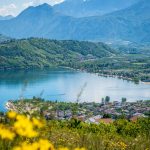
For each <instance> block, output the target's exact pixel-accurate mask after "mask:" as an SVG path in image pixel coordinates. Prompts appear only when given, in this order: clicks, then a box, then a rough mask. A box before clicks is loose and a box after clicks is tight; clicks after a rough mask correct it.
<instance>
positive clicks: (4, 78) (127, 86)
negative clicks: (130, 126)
mask: <svg viewBox="0 0 150 150" xmlns="http://www.w3.org/2000/svg"><path fill="white" fill-rule="evenodd" d="M79 93H81V96H79V95H80V94H79ZM107 95H108V96H110V98H111V100H121V98H122V97H126V98H127V100H128V101H136V100H141V99H143V100H147V99H150V85H148V84H143V83H140V84H138V85H137V84H134V83H133V82H130V81H126V80H122V79H118V78H111V77H107V78H106V77H101V76H98V75H95V74H90V73H85V72H79V71H74V70H69V69H62V68H57V69H48V70H26V71H0V102H1V103H0V110H5V103H6V102H7V100H12V99H19V98H20V97H25V98H32V97H33V96H37V97H42V98H44V99H46V100H59V101H72V102H75V101H76V100H77V99H79V100H80V101H81V102H83V101H88V102H91V101H95V102H101V98H102V97H105V96H107ZM77 97H79V98H77Z"/></svg>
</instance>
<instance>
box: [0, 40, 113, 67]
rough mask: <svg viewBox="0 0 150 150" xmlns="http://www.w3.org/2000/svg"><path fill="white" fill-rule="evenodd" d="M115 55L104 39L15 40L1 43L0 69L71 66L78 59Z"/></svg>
mask: <svg viewBox="0 0 150 150" xmlns="http://www.w3.org/2000/svg"><path fill="white" fill-rule="evenodd" d="M112 55H115V53H114V52H113V50H112V49H111V48H110V47H108V46H107V45H105V44H103V43H91V42H78V41H56V40H47V39H38V38H30V39H22V40H11V41H6V42H3V43H1V44H0V64H1V65H0V69H10V68H14V69H18V68H19V69H20V68H42V67H50V66H70V64H72V63H75V62H83V61H86V60H96V59H98V58H101V57H108V56H112Z"/></svg>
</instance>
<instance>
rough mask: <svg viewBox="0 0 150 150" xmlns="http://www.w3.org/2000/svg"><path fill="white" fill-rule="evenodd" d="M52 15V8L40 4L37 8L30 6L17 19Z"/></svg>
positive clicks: (45, 4)
mask: <svg viewBox="0 0 150 150" xmlns="http://www.w3.org/2000/svg"><path fill="white" fill-rule="evenodd" d="M52 13H53V8H52V6H50V5H48V4H47V3H44V4H41V5H39V6H30V7H28V8H27V9H25V10H24V11H23V12H21V13H20V14H19V16H18V17H27V16H28V17H30V15H32V16H37V15H41V16H42V15H48V14H52Z"/></svg>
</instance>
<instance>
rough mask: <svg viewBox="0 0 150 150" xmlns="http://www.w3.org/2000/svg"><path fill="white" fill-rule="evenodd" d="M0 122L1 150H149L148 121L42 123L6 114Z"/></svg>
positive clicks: (36, 117)
mask: <svg viewBox="0 0 150 150" xmlns="http://www.w3.org/2000/svg"><path fill="white" fill-rule="evenodd" d="M39 120H41V121H39ZM0 122H1V123H0V149H1V150H12V149H13V150H27V149H28V150H30V149H32V150H54V149H56V150H57V149H59V150H68V149H70V150H74V149H75V150H84V149H87V150H149V149H150V144H149V143H150V118H141V119H138V120H137V121H136V122H130V121H128V120H125V119H118V120H116V121H114V122H113V123H110V124H104V123H99V124H88V123H84V122H82V121H79V120H77V119H75V118H72V119H70V120H69V121H66V120H62V121H56V120H49V121H44V120H43V119H42V117H40V116H32V117H31V116H29V115H25V114H24V115H19V114H16V113H15V112H9V113H7V115H4V116H3V117H2V116H1V120H0ZM54 147H55V148H54ZM62 147H67V148H62ZM77 147H79V148H77ZM83 147H84V148H83ZM61 148H62V149H61ZM80 148H81V149H80Z"/></svg>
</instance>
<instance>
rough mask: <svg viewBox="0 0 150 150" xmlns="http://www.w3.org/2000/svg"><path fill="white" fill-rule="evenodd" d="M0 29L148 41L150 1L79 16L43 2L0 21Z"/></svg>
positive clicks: (39, 34)
mask: <svg viewBox="0 0 150 150" xmlns="http://www.w3.org/2000/svg"><path fill="white" fill-rule="evenodd" d="M0 33H1V34H4V35H7V36H10V37H14V38H28V37H44V38H51V39H59V40H68V39H72V40H91V41H104V42H114V41H126V42H143V43H144V42H150V39H149V35H150V1H149V0H141V1H140V2H138V3H136V4H134V5H132V6H130V7H128V8H126V9H123V10H120V11H115V12H113V13H110V14H106V15H103V16H93V17H83V18H73V17H70V16H65V15H62V14H60V13H58V12H55V10H54V9H53V7H51V6H49V5H48V4H43V5H40V6H37V7H29V8H28V9H26V10H24V11H23V12H22V13H21V14H20V15H19V16H17V17H16V18H13V19H11V20H5V21H0Z"/></svg>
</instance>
